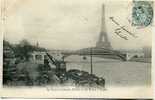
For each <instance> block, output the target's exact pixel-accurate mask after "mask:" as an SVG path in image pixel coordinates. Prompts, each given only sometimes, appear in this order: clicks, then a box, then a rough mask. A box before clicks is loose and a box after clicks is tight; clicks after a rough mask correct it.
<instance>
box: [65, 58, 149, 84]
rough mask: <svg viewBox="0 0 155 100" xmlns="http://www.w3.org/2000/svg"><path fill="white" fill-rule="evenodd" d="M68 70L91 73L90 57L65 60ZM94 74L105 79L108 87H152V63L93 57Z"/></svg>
mask: <svg viewBox="0 0 155 100" xmlns="http://www.w3.org/2000/svg"><path fill="white" fill-rule="evenodd" d="M65 61H66V62H67V70H70V69H79V70H84V71H87V72H90V70H91V67H90V66H91V64H90V57H85V59H83V56H76V55H73V56H69V57H67V58H66V59H65ZM93 74H95V75H97V76H99V77H103V78H104V79H105V81H106V86H143V85H145V86H149V85H151V63H142V62H129V61H120V60H112V59H105V58H98V57H93Z"/></svg>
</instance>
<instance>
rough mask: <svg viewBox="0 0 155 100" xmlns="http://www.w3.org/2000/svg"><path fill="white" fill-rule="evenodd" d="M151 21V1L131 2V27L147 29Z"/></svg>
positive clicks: (136, 0)
mask: <svg viewBox="0 0 155 100" xmlns="http://www.w3.org/2000/svg"><path fill="white" fill-rule="evenodd" d="M152 21H153V1H138V0H134V1H133V8H132V25H133V26H140V27H147V26H149V25H150V24H151V23H152Z"/></svg>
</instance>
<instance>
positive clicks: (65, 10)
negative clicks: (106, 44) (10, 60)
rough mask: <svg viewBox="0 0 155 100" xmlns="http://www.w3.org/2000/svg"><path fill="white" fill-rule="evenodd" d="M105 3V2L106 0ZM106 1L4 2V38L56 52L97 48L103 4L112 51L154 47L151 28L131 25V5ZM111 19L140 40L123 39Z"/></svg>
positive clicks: (125, 2) (43, 0)
mask: <svg viewBox="0 0 155 100" xmlns="http://www.w3.org/2000/svg"><path fill="white" fill-rule="evenodd" d="M105 1H106V0H105ZM105 1H104V0H5V4H6V13H5V15H6V20H5V23H4V26H5V32H4V33H5V34H4V38H5V39H7V40H9V41H10V42H12V43H18V42H19V41H21V40H22V39H24V38H25V39H28V40H29V41H30V42H31V43H32V44H35V43H36V42H37V41H38V42H39V44H40V46H42V47H47V48H50V49H52V48H54V49H79V48H83V47H90V46H95V44H96V41H97V39H98V36H99V33H100V25H101V5H102V4H103V3H104V5H105V17H106V20H105V22H106V31H107V34H108V37H109V40H110V41H111V44H112V46H113V48H115V49H117V48H127V49H130V48H139V47H142V46H145V45H149V46H150V45H151V36H152V33H151V28H150V27H146V28H141V29H136V27H133V26H131V23H130V22H129V20H130V19H131V18H130V16H131V7H132V2H127V1H121V2H120V1H117V2H116V1H115V2H112V0H110V1H108V0H107V1H106V2H105ZM109 17H114V19H115V20H116V21H117V22H119V23H120V24H121V25H122V26H125V27H126V28H127V29H128V30H129V31H131V32H132V33H134V34H136V35H137V36H138V38H133V37H132V36H130V35H127V33H126V32H124V31H122V34H125V35H127V36H128V39H129V40H123V39H122V38H120V37H119V36H117V35H116V34H115V33H114V30H115V29H116V28H118V27H117V26H116V25H115V24H114V23H113V22H112V21H111V20H110V19H109Z"/></svg>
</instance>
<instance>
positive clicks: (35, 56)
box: [29, 51, 47, 64]
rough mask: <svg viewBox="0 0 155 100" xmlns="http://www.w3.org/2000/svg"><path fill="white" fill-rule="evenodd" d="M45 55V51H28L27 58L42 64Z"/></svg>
mask: <svg viewBox="0 0 155 100" xmlns="http://www.w3.org/2000/svg"><path fill="white" fill-rule="evenodd" d="M46 57H47V55H46V53H45V52H41V51H34V52H32V53H30V57H29V60H30V61H31V62H34V63H38V64H44V59H45V58H46Z"/></svg>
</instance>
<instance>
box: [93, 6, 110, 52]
mask: <svg viewBox="0 0 155 100" xmlns="http://www.w3.org/2000/svg"><path fill="white" fill-rule="evenodd" d="M96 47H97V48H105V49H112V46H111V43H110V41H109V39H108V35H107V31H106V25H105V8H104V4H103V5H102V15H101V32H100V35H99V38H98V41H97V42H96Z"/></svg>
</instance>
